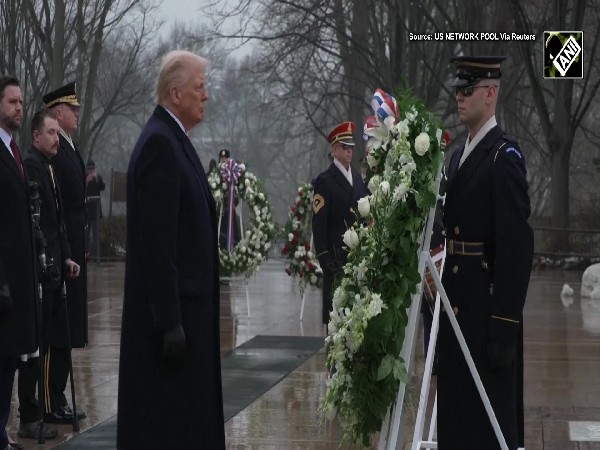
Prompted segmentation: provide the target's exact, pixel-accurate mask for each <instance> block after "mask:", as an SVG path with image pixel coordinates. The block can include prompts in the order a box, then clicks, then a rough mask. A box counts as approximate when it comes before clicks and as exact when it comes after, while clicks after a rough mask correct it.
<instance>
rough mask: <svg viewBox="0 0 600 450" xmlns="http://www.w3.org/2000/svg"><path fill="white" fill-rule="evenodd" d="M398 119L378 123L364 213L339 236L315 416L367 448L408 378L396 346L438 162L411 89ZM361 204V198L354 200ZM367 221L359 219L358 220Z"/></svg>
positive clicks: (433, 138)
mask: <svg viewBox="0 0 600 450" xmlns="http://www.w3.org/2000/svg"><path fill="white" fill-rule="evenodd" d="M397 103H398V105H399V107H400V109H399V110H400V117H399V118H400V119H401V120H399V121H398V120H396V121H395V122H391V121H387V122H382V121H378V125H379V126H378V128H377V129H374V130H370V131H368V132H367V134H369V133H370V134H369V135H370V136H371V139H370V140H369V141H368V142H367V147H368V149H369V152H368V155H367V161H368V163H369V170H368V172H367V181H368V185H369V190H370V192H371V195H370V196H369V197H368V204H369V210H368V213H367V214H364V212H365V208H364V207H363V211H361V212H362V213H363V214H362V217H357V222H356V223H355V224H354V227H353V228H351V229H350V230H348V231H347V232H346V234H345V235H344V242H345V243H346V245H347V246H348V247H349V254H348V262H347V264H346V265H345V266H344V268H343V272H344V276H343V278H342V279H341V282H340V284H339V286H338V287H337V289H336V290H335V293H334V297H333V311H332V313H331V315H330V322H329V324H328V332H329V334H328V336H327V338H326V343H327V347H328V357H327V365H328V367H329V369H330V370H331V372H332V373H333V375H332V376H331V378H330V379H329V380H328V389H327V393H326V395H325V399H324V401H323V404H322V405H321V412H322V414H323V415H324V416H325V417H328V418H331V417H333V416H335V415H338V417H339V419H340V421H341V423H342V426H343V428H344V437H345V440H348V441H353V442H355V443H362V444H363V445H365V446H368V445H369V443H370V439H371V435H372V434H373V433H374V432H377V431H379V430H380V429H381V425H382V422H383V420H384V418H385V415H386V413H387V411H388V409H389V407H390V405H391V404H392V403H393V401H394V400H395V398H396V394H397V391H398V388H399V385H400V382H405V383H406V382H407V381H408V375H407V373H406V368H405V365H404V361H402V359H401V358H400V356H399V355H400V351H401V348H402V343H403V341H404V334H405V328H406V325H407V322H408V317H407V308H408V307H409V306H410V304H411V298H412V295H413V294H414V293H416V290H417V287H418V284H419V283H420V275H419V271H418V250H419V247H420V243H421V233H422V230H423V227H424V223H425V219H426V217H427V214H428V213H429V210H430V209H431V208H432V207H433V206H434V205H435V202H436V198H437V193H436V192H434V189H435V182H434V180H435V176H436V174H437V173H438V169H439V167H440V165H441V163H442V160H443V155H442V151H441V143H440V141H441V137H442V129H441V125H440V124H439V122H438V121H437V120H436V119H435V118H434V117H433V115H432V114H431V113H429V112H428V111H427V110H426V108H425V107H424V105H423V104H422V103H421V102H420V101H418V100H417V99H415V98H414V97H413V96H412V95H411V94H410V92H408V91H404V92H401V93H400V95H399V96H398V98H397ZM359 210H360V204H359ZM363 222H365V223H367V225H364V224H362V225H359V224H361V223H363Z"/></svg>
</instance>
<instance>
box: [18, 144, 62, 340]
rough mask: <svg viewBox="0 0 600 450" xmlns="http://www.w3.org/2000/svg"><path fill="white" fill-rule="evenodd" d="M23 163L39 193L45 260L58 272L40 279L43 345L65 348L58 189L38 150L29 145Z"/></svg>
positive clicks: (60, 210) (60, 211)
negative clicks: (53, 277) (56, 275)
mask: <svg viewBox="0 0 600 450" xmlns="http://www.w3.org/2000/svg"><path fill="white" fill-rule="evenodd" d="M23 162H24V164H25V168H26V169H27V175H28V176H29V181H30V183H32V182H35V183H36V185H37V190H38V193H39V196H40V230H41V232H42V234H43V236H44V242H45V244H46V247H45V249H44V252H45V254H46V262H47V264H49V263H50V261H52V263H53V264H54V266H55V267H56V270H57V271H58V277H57V279H56V280H52V281H50V280H47V279H44V277H42V278H41V283H42V287H43V301H42V303H43V305H44V323H43V331H44V342H43V345H44V346H48V345H50V346H52V347H58V348H67V344H68V339H67V336H68V334H67V319H66V314H65V304H64V300H63V298H62V294H61V291H62V289H61V286H62V281H63V280H64V279H65V277H66V274H65V261H66V260H67V258H70V257H71V250H70V248H69V242H68V239H67V233H66V231H65V226H64V223H63V218H62V211H63V207H62V200H61V197H60V191H59V187H58V185H57V184H56V182H54V183H53V182H52V178H51V175H50V160H49V159H48V158H47V157H46V156H44V154H43V153H41V152H40V151H39V150H38V149H36V148H35V147H32V148H30V149H29V151H28V152H27V155H26V156H25V159H24V160H23ZM38 252H39V249H38ZM38 273H39V271H38Z"/></svg>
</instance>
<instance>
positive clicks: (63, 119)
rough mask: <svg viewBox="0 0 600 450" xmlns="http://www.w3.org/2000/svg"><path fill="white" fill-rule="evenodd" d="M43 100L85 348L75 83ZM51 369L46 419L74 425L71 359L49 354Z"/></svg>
mask: <svg viewBox="0 0 600 450" xmlns="http://www.w3.org/2000/svg"><path fill="white" fill-rule="evenodd" d="M43 101H44V104H45V105H46V107H47V108H49V109H51V110H52V112H53V113H54V115H55V116H56V120H57V121H58V125H59V126H60V137H59V147H58V153H57V154H56V156H55V157H54V158H53V160H52V166H53V167H54V173H55V175H56V181H57V184H58V187H59V190H60V194H61V197H62V206H63V219H64V223H65V228H66V230H67V239H68V240H69V247H70V249H71V258H72V259H73V261H75V262H76V263H77V264H78V265H79V267H80V272H79V276H78V277H77V278H74V279H70V278H67V281H66V284H67V305H68V306H67V308H68V313H69V331H70V334H71V347H72V348H83V347H85V346H86V345H87V342H88V326H87V320H88V317H87V268H86V262H85V248H86V246H85V226H86V207H85V167H84V165H83V160H82V159H81V155H80V154H79V150H78V149H77V147H76V146H75V144H74V143H73V139H72V135H73V134H74V133H75V132H76V131H77V125H78V120H79V101H78V100H77V96H76V94H75V83H74V82H73V83H69V84H67V85H65V86H62V87H60V88H58V89H56V90H54V91H52V92H49V93H48V94H46V95H44V97H43ZM49 367H50V376H49V380H50V402H49V404H47V405H46V420H47V421H48V422H50V423H71V422H72V421H73V410H72V409H71V407H70V406H69V404H68V403H67V398H66V397H65V394H64V391H65V389H66V387H67V380H68V377H69V360H68V358H67V355H66V353H63V354H56V355H52V354H50V360H49ZM77 417H78V418H79V419H84V418H85V413H84V412H83V411H79V410H78V411H77Z"/></svg>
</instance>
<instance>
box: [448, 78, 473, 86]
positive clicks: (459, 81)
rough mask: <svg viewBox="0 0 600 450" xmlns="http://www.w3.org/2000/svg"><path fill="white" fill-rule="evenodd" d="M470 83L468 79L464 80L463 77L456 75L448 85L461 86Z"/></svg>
mask: <svg viewBox="0 0 600 450" xmlns="http://www.w3.org/2000/svg"><path fill="white" fill-rule="evenodd" d="M470 84H473V83H472V82H471V81H469V80H465V79H464V78H458V77H456V78H455V79H454V80H453V81H452V82H451V83H450V86H451V87H463V86H469V85H470Z"/></svg>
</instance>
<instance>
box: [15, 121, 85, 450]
mask: <svg viewBox="0 0 600 450" xmlns="http://www.w3.org/2000/svg"><path fill="white" fill-rule="evenodd" d="M58 130H59V127H58V122H57V121H56V117H55V116H54V114H53V113H52V112H51V111H50V110H48V109H43V110H41V111H38V112H36V113H35V114H34V116H33V119H32V120H31V135H32V143H33V145H32V147H31V149H30V150H29V151H28V152H27V154H26V156H25V158H24V164H25V168H26V171H27V175H28V177H29V184H30V187H31V188H30V189H31V193H32V197H33V193H35V194H36V195H37V196H38V198H39V221H38V225H39V231H40V232H41V236H43V243H44V244H45V247H43V248H41V249H40V248H38V249H37V250H38V252H40V250H43V252H44V254H45V256H46V264H45V267H40V270H39V271H38V273H39V280H40V282H41V284H42V303H43V313H42V331H43V338H42V340H41V346H42V348H43V350H44V351H43V355H44V357H45V360H46V361H50V359H49V358H50V357H51V356H56V355H57V354H61V353H64V352H67V351H69V345H68V341H67V336H68V333H67V323H66V311H65V304H64V300H63V298H62V281H63V280H64V279H65V278H70V279H73V278H76V277H77V276H78V275H79V265H78V264H76V263H75V262H74V261H73V260H72V259H71V252H70V249H69V243H68V241H67V234H66V231H65V227H64V224H63V220H62V201H61V198H60V192H59V188H58V185H57V183H56V177H55V175H54V169H53V168H52V165H51V163H50V161H51V159H52V158H53V157H54V156H55V155H56V153H57V151H58V141H59V139H58V135H59V131H58ZM41 236H40V237H41ZM37 243H38V246H39V245H40V244H41V239H38V240H37ZM39 373H40V367H39V358H37V357H34V358H27V360H26V361H23V362H22V363H21V364H20V365H19V416H20V421H19V430H18V432H17V434H18V436H19V437H21V438H29V439H37V438H38V437H39V422H38V419H39V403H38V400H37V399H36V384H37V383H38V380H39ZM51 381H52V380H49V379H48V378H46V379H45V380H44V386H43V388H44V396H47V395H50V392H51V389H50V387H51V386H50V382H51ZM57 434H58V432H57V430H56V429H55V428H51V427H44V438H45V439H52V438H54V437H56V435H57Z"/></svg>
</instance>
